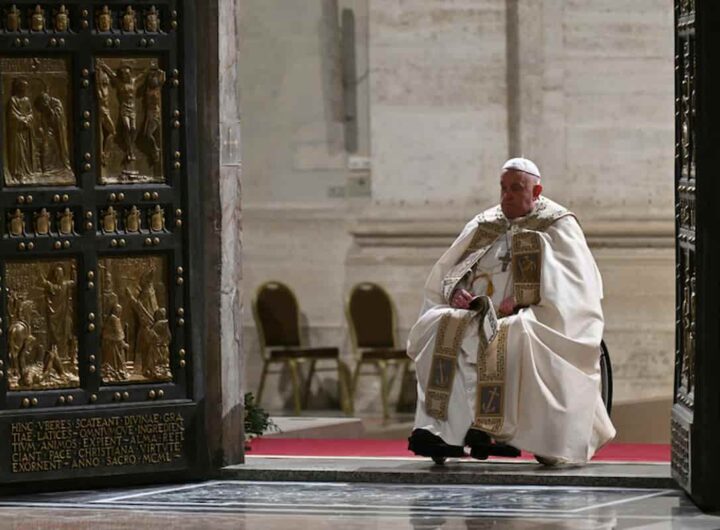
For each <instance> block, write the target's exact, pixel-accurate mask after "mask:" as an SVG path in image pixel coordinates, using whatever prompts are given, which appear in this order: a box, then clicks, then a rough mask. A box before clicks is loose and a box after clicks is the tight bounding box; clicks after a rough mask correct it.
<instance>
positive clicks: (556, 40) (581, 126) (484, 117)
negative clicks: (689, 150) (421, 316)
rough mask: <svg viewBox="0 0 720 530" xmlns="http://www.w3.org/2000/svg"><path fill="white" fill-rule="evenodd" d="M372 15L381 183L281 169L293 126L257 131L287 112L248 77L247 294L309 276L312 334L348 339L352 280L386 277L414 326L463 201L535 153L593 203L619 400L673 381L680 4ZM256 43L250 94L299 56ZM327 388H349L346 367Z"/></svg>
mask: <svg viewBox="0 0 720 530" xmlns="http://www.w3.org/2000/svg"><path fill="white" fill-rule="evenodd" d="M317 3H318V4H319V3H320V2H317ZM310 4H313V2H308V5H310ZM247 5H253V2H247ZM307 11H308V12H310V11H311V9H309V8H308V10H307ZM264 13H265V16H266V17H269V18H273V17H274V18H279V17H282V16H284V15H283V14H282V13H272V12H271V11H264ZM313 16H314V17H315V21H316V25H317V20H318V17H319V15H318V14H317V13H316V14H315V15H313ZM367 17H368V18H367V21H368V33H369V41H368V44H367V45H368V57H369V79H370V83H369V123H370V149H371V159H372V171H371V176H370V179H371V197H369V198H366V199H362V198H348V197H345V198H329V197H328V196H327V195H328V194H327V193H326V194H325V195H324V196H321V193H319V192H318V193H315V192H314V191H313V192H312V193H313V194H314V195H313V197H311V198H309V197H308V193H310V192H309V191H308V190H309V189H315V190H316V191H317V188H315V187H314V186H315V185H316V184H315V183H316V182H317V179H319V178H320V177H318V176H317V175H316V176H311V175H300V174H299V173H298V172H295V173H293V174H292V175H288V174H287V172H283V171H280V172H275V171H274V170H273V168H272V164H270V163H268V162H267V160H268V158H269V155H268V153H269V152H271V151H272V149H273V146H275V145H277V144H278V142H280V143H282V138H285V137H283V136H281V137H280V139H278V137H275V136H270V135H265V133H262V134H263V135H265V136H264V137H263V138H259V137H257V135H258V134H260V133H258V132H257V131H256V130H255V129H254V127H253V124H255V123H258V122H261V121H263V120H264V119H267V120H269V121H273V120H278V121H279V120H281V119H282V117H283V115H282V112H280V110H274V109H273V108H272V105H269V104H266V105H265V106H262V107H260V106H258V105H248V104H247V101H246V100H245V98H244V96H243V103H244V105H243V108H244V109H245V110H244V120H245V121H244V129H243V135H244V140H245V142H244V147H245V150H244V151H243V158H244V161H245V169H246V171H245V174H244V178H245V180H244V183H245V191H246V195H245V210H244V215H245V255H244V259H245V261H244V266H245V279H246V281H247V285H248V287H249V290H248V293H247V298H246V304H249V301H250V295H251V294H252V292H251V291H252V290H253V289H254V288H255V287H256V286H257V285H259V284H260V283H261V282H262V281H265V280H268V279H281V280H283V281H285V282H286V283H288V284H289V285H291V286H292V287H293V288H294V289H295V290H296V292H297V294H298V297H299V299H300V304H301V307H302V309H303V312H304V318H305V320H306V322H307V324H308V327H309V338H310V339H311V340H312V342H314V343H315V344H320V343H324V344H333V345H340V346H341V347H343V348H344V350H345V351H346V353H349V352H348V347H347V346H348V344H347V332H346V325H345V322H344V315H343V311H342V308H343V306H342V304H343V297H344V296H345V294H346V293H347V292H348V290H349V289H350V287H351V286H352V285H353V284H354V283H355V282H357V281H361V280H373V281H378V282H379V283H381V284H383V285H384V286H386V288H387V289H388V290H389V291H390V293H391V295H392V296H393V297H394V299H395V302H396V305H397V306H398V310H399V327H400V329H399V335H400V338H401V340H403V339H404V337H405V336H406V335H407V332H408V329H409V327H410V326H411V325H412V323H413V322H414V319H415V317H416V316H417V311H418V310H419V307H420V299H421V289H422V285H423V283H424V280H425V276H426V274H427V272H428V271H429V268H430V267H431V266H432V264H433V262H434V261H435V259H437V257H438V256H439V255H440V253H441V252H442V251H443V249H444V248H445V247H446V246H447V245H448V244H449V243H450V242H451V241H452V239H453V237H454V236H455V235H456V234H457V232H458V231H459V230H460V229H461V228H462V226H463V225H464V223H465V222H466V221H467V219H469V218H470V217H472V216H473V215H474V214H475V213H477V212H478V211H480V210H482V209H484V208H485V207H487V206H490V205H492V204H493V203H495V202H496V201H497V193H498V191H497V190H498V185H497V178H498V173H499V171H498V168H499V166H500V164H501V163H502V161H503V160H504V159H506V158H507V157H508V156H516V155H520V154H523V155H525V156H527V157H530V158H533V159H535V160H536V161H537V162H538V164H539V165H540V167H541V170H542V171H543V174H544V176H545V182H544V184H545V188H546V191H547V195H548V196H549V197H551V198H553V199H555V200H557V201H559V202H561V203H564V204H565V205H567V206H568V207H570V208H571V209H573V210H574V211H575V212H576V213H577V214H578V216H579V217H580V220H581V222H582V224H583V226H584V228H585V230H586V233H587V235H588V239H589V241H590V244H591V248H592V250H593V253H594V254H595V256H596V259H597V261H598V264H599V267H600V269H601V273H602V274H603V278H604V282H605V295H606V298H605V301H604V307H605V312H606V321H607V329H606V341H607V343H608V345H609V347H610V349H611V354H612V357H613V360H614V363H615V383H616V400H617V401H618V402H626V403H627V402H636V401H640V400H648V399H669V397H670V395H671V388H672V373H673V363H672V355H673V349H674V338H673V337H674V328H673V321H674V283H673V281H674V280H673V278H674V252H673V248H672V244H673V240H672V237H673V222H672V215H673V207H672V180H673V177H672V175H673V141H674V140H673V138H674V134H673V119H672V112H673V49H672V6H671V5H670V4H667V2H664V1H660V0H640V1H638V2H632V3H628V2H622V3H621V2H619V0H608V1H603V2H597V1H590V0H544V1H543V0H520V1H518V0H477V1H472V2H468V1H467V0H442V1H441V0H417V1H412V2H407V1H401V0H370V1H369V4H368V11H367ZM251 20H252V19H251ZM305 24H306V27H312V24H307V23H305ZM308 31H310V30H308ZM240 56H241V57H245V59H246V61H245V65H246V71H245V72H242V71H241V76H240V87H241V96H242V94H243V89H244V87H246V86H247V88H245V90H248V91H249V90H252V91H253V92H252V93H253V94H255V95H256V96H257V97H259V98H260V100H263V97H265V96H263V95H262V92H263V90H262V89H261V88H259V87H258V86H253V85H255V84H256V80H257V79H258V76H257V75H255V71H256V69H257V68H259V66H258V65H262V68H263V69H267V70H277V69H282V67H281V66H279V65H280V64H281V63H282V61H283V60H282V59H273V60H270V59H267V58H266V57H265V55H264V52H263V50H261V49H258V48H253V47H252V46H251V43H250V42H244V43H243V44H242V45H241V49H240ZM248 61H249V62H248ZM259 73H261V74H262V75H264V76H266V75H269V74H268V73H267V72H265V73H263V72H259ZM307 75H308V76H312V75H314V74H312V73H308V74H307ZM315 77H317V76H315ZM314 82H318V81H317V80H316V81H314ZM271 90H272V87H271V86H267V87H266V91H268V92H270V91H271ZM273 97H274V96H273V95H270V96H267V98H268V100H269V102H272V98H273ZM288 97H289V96H288ZM269 102H268V101H266V103H269ZM287 104H288V105H290V102H289V101H288V102H287ZM309 104H310V103H309V102H307V101H306V100H305V99H296V100H294V101H293V102H292V105H295V106H302V105H309ZM312 104H315V103H312ZM292 105H290V106H292ZM260 108H262V112H261V111H260ZM285 108H286V107H283V109H285ZM261 130H263V131H264V130H265V129H261ZM332 145H333V144H331V143H328V144H326V145H325V146H324V147H323V149H325V150H326V151H328V152H332ZM345 156H346V157H347V154H346V155H345ZM253 164H256V165H257V168H256V170H253V171H249V170H248V168H249V167H255V166H253ZM323 174H324V173H323ZM324 175H325V176H327V175H329V174H324ZM344 178H345V179H347V175H346V176H345V177H344ZM340 181H341V179H339V178H338V181H337V182H340ZM346 181H347V180H346ZM273 187H274V189H279V188H282V193H277V194H276V193H274V192H268V191H267V190H269V189H271V188H273ZM244 322H245V326H246V333H245V339H246V342H245V346H246V351H247V354H248V356H249V357H248V359H249V365H248V370H247V378H248V387H249V389H253V388H257V383H258V375H259V369H260V363H259V357H258V350H257V339H256V336H257V335H256V332H255V330H254V326H253V323H252V317H251V314H250V312H249V311H246V313H245V320H244ZM278 379H279V380H280V383H279V385H280V386H278V383H277V381H278ZM275 381H276V382H275V383H272V384H271V386H270V387H269V390H268V394H267V400H266V404H267V405H268V406H270V407H271V408H275V409H278V408H280V407H282V406H284V405H287V404H288V402H289V389H288V388H287V387H288V385H287V379H286V378H285V376H280V377H279V378H276V379H275ZM280 388H281V389H283V390H282V391H280V390H279V389H280ZM378 395H379V388H378V383H377V382H376V381H374V380H371V379H368V380H367V382H366V384H364V385H362V391H361V393H360V395H359V396H358V402H357V408H359V409H360V410H378V407H379V399H378V398H377V396H378ZM315 397H316V401H315V402H316V404H318V405H321V404H322V403H332V402H333V399H334V387H333V379H332V378H331V377H330V376H327V377H323V378H321V379H320V385H319V388H318V389H316V391H315ZM328 398H329V401H328Z"/></svg>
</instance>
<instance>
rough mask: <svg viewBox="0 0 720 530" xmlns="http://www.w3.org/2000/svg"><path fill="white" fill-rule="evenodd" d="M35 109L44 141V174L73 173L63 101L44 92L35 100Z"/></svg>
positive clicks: (42, 165) (42, 163)
mask: <svg viewBox="0 0 720 530" xmlns="http://www.w3.org/2000/svg"><path fill="white" fill-rule="evenodd" d="M35 108H36V109H37V110H38V114H39V118H40V119H39V120H38V121H39V123H38V131H39V133H40V136H41V137H42V138H43V139H44V141H43V144H42V149H41V156H40V165H41V167H42V171H43V173H52V172H60V173H67V172H70V173H72V168H71V167H70V148H69V146H68V135H67V125H66V124H67V121H66V118H65V109H64V108H63V104H62V101H60V99H59V98H54V97H52V96H51V95H50V94H48V92H47V91H43V92H42V93H41V94H40V95H39V96H38V97H37V99H36V100H35Z"/></svg>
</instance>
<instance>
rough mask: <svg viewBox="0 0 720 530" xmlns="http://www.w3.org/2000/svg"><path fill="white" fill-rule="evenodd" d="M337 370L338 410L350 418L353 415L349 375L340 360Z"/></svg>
mask: <svg viewBox="0 0 720 530" xmlns="http://www.w3.org/2000/svg"><path fill="white" fill-rule="evenodd" d="M337 370H338V394H339V395H340V408H342V411H343V412H344V413H345V414H346V415H347V416H351V415H352V413H353V401H352V399H351V397H350V384H351V383H350V373H349V370H348V367H347V366H346V365H345V363H344V362H342V361H341V360H340V359H338V360H337Z"/></svg>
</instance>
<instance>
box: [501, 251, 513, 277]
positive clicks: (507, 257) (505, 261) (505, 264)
mask: <svg viewBox="0 0 720 530" xmlns="http://www.w3.org/2000/svg"><path fill="white" fill-rule="evenodd" d="M500 261H502V271H503V272H506V271H507V269H508V265H510V262H511V261H512V255H511V254H510V247H508V248H507V250H506V251H505V254H503V255H502V256H500Z"/></svg>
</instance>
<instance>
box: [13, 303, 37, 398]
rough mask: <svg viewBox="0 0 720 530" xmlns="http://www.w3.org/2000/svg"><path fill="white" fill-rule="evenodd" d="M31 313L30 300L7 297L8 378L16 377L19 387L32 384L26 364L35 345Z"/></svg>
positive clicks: (31, 304)
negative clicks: (8, 319) (8, 322)
mask: <svg viewBox="0 0 720 530" xmlns="http://www.w3.org/2000/svg"><path fill="white" fill-rule="evenodd" d="M32 312H33V303H32V300H26V299H25V298H24V297H22V296H20V295H18V294H17V293H10V296H9V297H8V314H9V315H10V325H9V326H8V356H9V357H10V371H9V374H8V375H9V376H10V378H14V377H17V379H18V382H19V383H20V384H21V385H24V386H29V385H31V384H32V378H31V375H30V371H29V370H28V363H29V357H30V353H31V352H32V349H33V346H34V344H35V341H36V339H35V337H34V336H33V334H32V328H31V327H30V323H31V319H32Z"/></svg>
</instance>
